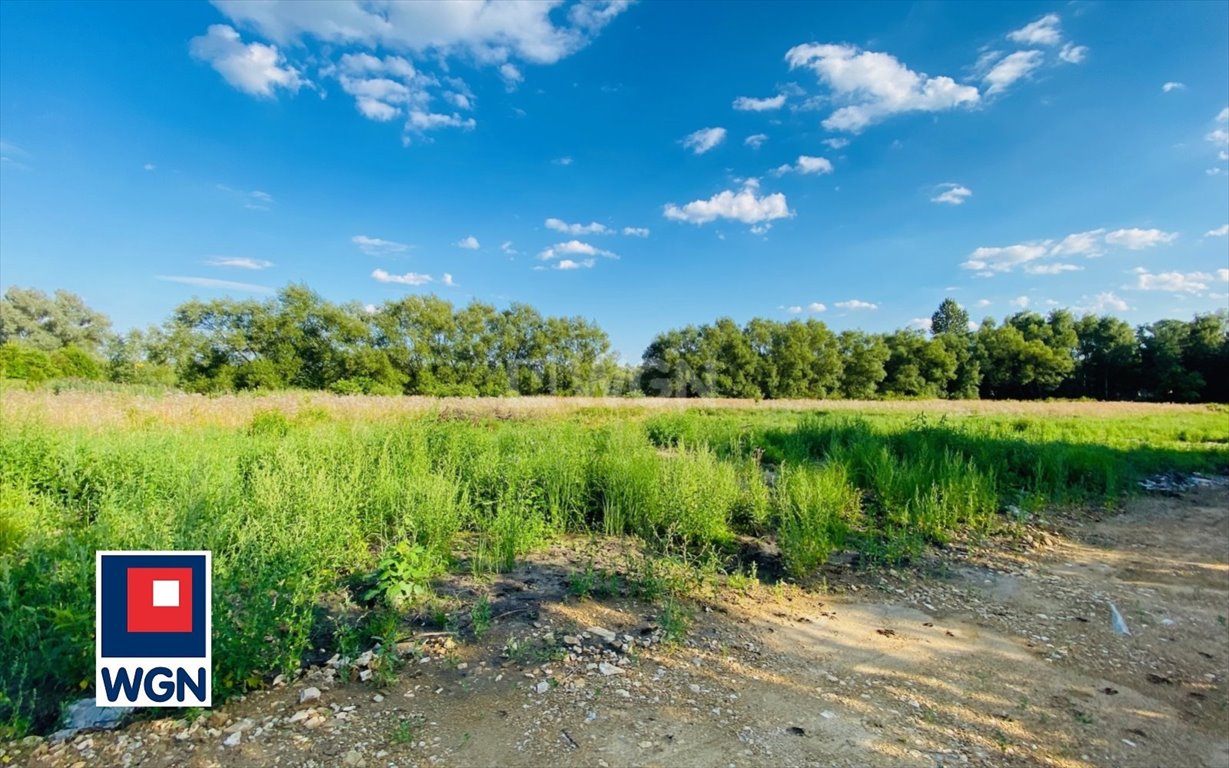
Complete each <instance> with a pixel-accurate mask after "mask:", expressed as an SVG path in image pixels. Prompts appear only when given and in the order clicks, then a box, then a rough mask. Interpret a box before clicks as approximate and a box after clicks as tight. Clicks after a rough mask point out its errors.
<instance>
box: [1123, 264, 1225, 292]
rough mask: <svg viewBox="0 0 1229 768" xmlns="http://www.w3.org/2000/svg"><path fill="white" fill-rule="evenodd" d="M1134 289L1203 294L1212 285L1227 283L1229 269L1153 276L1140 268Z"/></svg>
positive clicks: (1137, 271) (1136, 271)
mask: <svg viewBox="0 0 1229 768" xmlns="http://www.w3.org/2000/svg"><path fill="white" fill-rule="evenodd" d="M1135 273H1136V282H1135V288H1137V289H1139V290H1141V291H1167V292H1169V293H1192V294H1196V293H1204V292H1206V291H1208V290H1209V289H1211V287H1212V284H1213V283H1217V282H1220V283H1224V282H1229V269H1218V270H1216V273H1215V274H1210V273H1208V272H1161V273H1157V274H1154V273H1152V272H1149V271H1148V270H1146V269H1144V268H1143V267H1140V268H1138V269H1136V270H1135Z"/></svg>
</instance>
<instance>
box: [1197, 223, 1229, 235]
mask: <svg viewBox="0 0 1229 768" xmlns="http://www.w3.org/2000/svg"><path fill="white" fill-rule="evenodd" d="M1226 235H1229V224H1224V225H1222V226H1219V227H1217V228H1216V229H1209V230H1208V231H1207V232H1205V233H1204V235H1203V236H1204V237H1225V236H1226Z"/></svg>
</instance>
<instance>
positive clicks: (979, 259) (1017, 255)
mask: <svg viewBox="0 0 1229 768" xmlns="http://www.w3.org/2000/svg"><path fill="white" fill-rule="evenodd" d="M1049 250H1050V248H1049V242H1048V241H1047V242H1043V243H1021V244H1019V245H1006V246H991V247H987V246H982V247H980V248H975V249H974V250H973V253H972V254H971V255H970V256H969V258H968V260H967V261H965V262H964V263H962V264H961V265H960V266H961V267H963V268H964V269H974V270H977V271H978V272H986V273H993V272H1010V271H1012V270H1013V269H1015V268H1016V267H1018V266H1021V265H1023V264H1027V263H1029V262H1030V261H1036V260H1037V259H1041V258H1045V256H1046V255H1047V254H1048V253H1049Z"/></svg>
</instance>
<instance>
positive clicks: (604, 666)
mask: <svg viewBox="0 0 1229 768" xmlns="http://www.w3.org/2000/svg"><path fill="white" fill-rule="evenodd" d="M597 671H598V672H601V673H602V675H603V676H605V677H610V676H611V675H621V674H623V673H624V671H623V670H622V669H620V668H619V667H616V666H615V665H614V664H610V663H608V662H605V661H603V662H601V663H600V664H598V665H597Z"/></svg>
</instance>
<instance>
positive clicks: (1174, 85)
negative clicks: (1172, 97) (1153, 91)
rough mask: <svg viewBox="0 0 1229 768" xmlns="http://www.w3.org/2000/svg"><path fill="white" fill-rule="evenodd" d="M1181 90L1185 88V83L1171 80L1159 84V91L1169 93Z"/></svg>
mask: <svg viewBox="0 0 1229 768" xmlns="http://www.w3.org/2000/svg"><path fill="white" fill-rule="evenodd" d="M1183 90H1186V83H1179V82H1176V81H1173V80H1171V81H1169V82H1168V83H1165V84H1164V85H1162V86H1161V93H1171V92H1173V91H1183Z"/></svg>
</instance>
